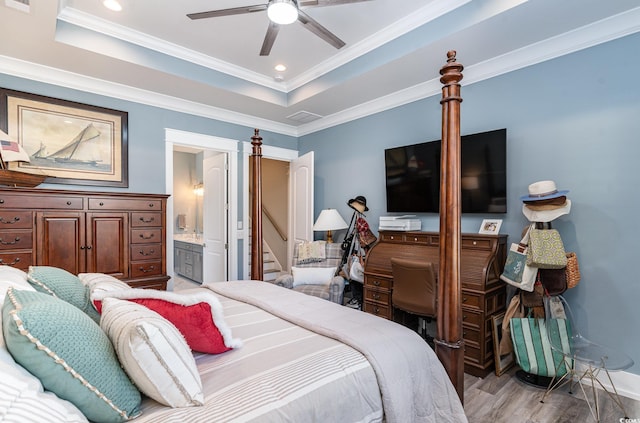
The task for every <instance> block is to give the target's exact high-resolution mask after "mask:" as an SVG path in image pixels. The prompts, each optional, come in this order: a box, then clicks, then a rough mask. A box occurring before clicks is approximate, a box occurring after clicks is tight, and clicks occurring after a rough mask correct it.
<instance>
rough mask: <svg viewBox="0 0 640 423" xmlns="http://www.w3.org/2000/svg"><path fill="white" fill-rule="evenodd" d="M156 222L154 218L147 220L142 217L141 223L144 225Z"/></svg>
mask: <svg viewBox="0 0 640 423" xmlns="http://www.w3.org/2000/svg"><path fill="white" fill-rule="evenodd" d="M154 220H155V219H154V218H153V217H152V218H149V219H145V218H144V217H140V221H141V222H144V223H151V222H153V221H154Z"/></svg>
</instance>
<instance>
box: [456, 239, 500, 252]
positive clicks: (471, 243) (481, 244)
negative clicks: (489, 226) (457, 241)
mask: <svg viewBox="0 0 640 423" xmlns="http://www.w3.org/2000/svg"><path fill="white" fill-rule="evenodd" d="M492 242H493V241H492V240H490V239H478V238H471V239H469V238H462V248H475V249H480V250H490V249H491V244H492Z"/></svg>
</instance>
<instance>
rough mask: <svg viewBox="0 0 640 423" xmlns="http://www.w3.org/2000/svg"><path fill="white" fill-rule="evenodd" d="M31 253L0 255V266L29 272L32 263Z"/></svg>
mask: <svg viewBox="0 0 640 423" xmlns="http://www.w3.org/2000/svg"><path fill="white" fill-rule="evenodd" d="M32 261H33V253H32V252H22V253H0V265H3V264H4V265H7V266H12V267H15V268H16V269H22V270H24V271H27V270H29V266H31V265H32V264H33V263H32Z"/></svg>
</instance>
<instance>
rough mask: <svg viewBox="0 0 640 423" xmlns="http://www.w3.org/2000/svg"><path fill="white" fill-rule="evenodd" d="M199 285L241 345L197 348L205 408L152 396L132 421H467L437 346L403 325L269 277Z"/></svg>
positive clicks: (169, 422) (400, 422) (185, 422)
mask: <svg viewBox="0 0 640 423" xmlns="http://www.w3.org/2000/svg"><path fill="white" fill-rule="evenodd" d="M198 289H209V290H211V291H213V292H214V293H215V294H216V295H217V296H218V298H219V299H220V301H221V303H222V305H223V307H224V314H225V320H226V321H227V323H228V324H229V326H230V327H231V330H232V332H233V336H234V337H237V338H241V339H242V340H243V342H244V345H243V347H242V348H239V349H236V350H232V351H229V352H226V353H224V354H220V355H206V354H196V362H197V365H198V370H199V372H200V375H201V378H202V383H203V386H204V395H205V405H204V406H202V407H193V408H176V409H171V408H168V407H166V406H162V405H160V404H158V403H156V402H154V401H153V400H150V399H146V400H144V401H143V414H142V415H141V416H140V417H138V418H136V419H134V420H133V421H134V422H135V423H146V422H162V423H166V422H168V423H171V422H175V423H178V422H179V423H189V422H193V423H196V422H198V423H200V422H260V423H262V422H338V421H339V422H381V421H386V422H398V423H405V422H466V421H467V420H466V417H465V416H464V411H463V409H462V405H461V404H460V401H459V399H458V397H457V394H456V392H455V390H454V388H453V386H452V385H451V383H450V382H449V379H448V376H447V375H446V373H445V371H444V368H443V367H442V365H441V364H440V362H439V361H438V359H437V357H436V356H435V354H434V353H433V351H432V350H431V349H430V348H429V347H428V346H427V344H426V343H425V342H424V341H423V340H422V339H421V338H420V337H419V336H418V335H417V334H415V333H414V332H412V331H410V330H408V329H406V328H404V327H402V326H400V325H397V324H395V323H393V322H389V321H386V320H384V319H381V318H378V317H376V316H373V315H369V314H366V313H363V312H360V311H357V310H352V309H350V308H347V307H342V306H340V305H337V304H334V303H331V302H329V301H325V300H322V299H319V298H316V297H312V296H308V295H305V294H301V293H298V292H295V291H292V290H288V289H284V288H281V287H278V286H276V285H272V284H269V283H264V282H258V281H234V282H216V283H210V284H205V285H204V286H203V288H198ZM191 292H193V291H191Z"/></svg>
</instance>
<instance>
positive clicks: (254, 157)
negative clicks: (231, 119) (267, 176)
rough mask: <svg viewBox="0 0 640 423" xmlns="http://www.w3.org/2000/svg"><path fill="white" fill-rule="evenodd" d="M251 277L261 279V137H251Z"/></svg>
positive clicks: (258, 134) (256, 133)
mask: <svg viewBox="0 0 640 423" xmlns="http://www.w3.org/2000/svg"><path fill="white" fill-rule="evenodd" d="M251 145H252V146H253V149H252V152H251V189H250V190H249V191H250V192H251V200H250V201H251V279H254V280H260V281H261V280H263V278H264V276H263V275H264V273H263V270H264V269H263V262H262V260H263V256H262V147H261V146H262V137H261V136H260V131H259V130H258V129H256V130H255V131H254V135H253V136H252V137H251Z"/></svg>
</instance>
